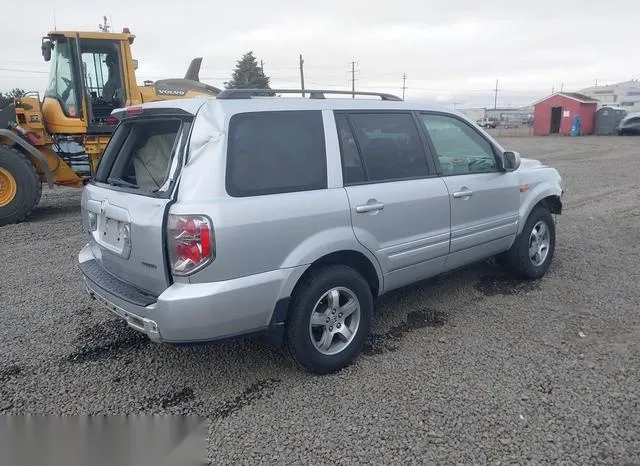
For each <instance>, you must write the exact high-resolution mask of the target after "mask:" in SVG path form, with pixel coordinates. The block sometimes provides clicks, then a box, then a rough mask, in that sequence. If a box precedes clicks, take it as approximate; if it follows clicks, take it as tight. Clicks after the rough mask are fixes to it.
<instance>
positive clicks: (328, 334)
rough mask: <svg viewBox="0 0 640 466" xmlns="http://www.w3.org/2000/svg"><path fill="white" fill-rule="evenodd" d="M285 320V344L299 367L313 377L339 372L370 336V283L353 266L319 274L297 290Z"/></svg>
mask: <svg viewBox="0 0 640 466" xmlns="http://www.w3.org/2000/svg"><path fill="white" fill-rule="evenodd" d="M287 320H288V322H287V346H288V347H289V351H290V353H291V355H292V356H293V358H294V360H295V361H296V363H297V364H298V365H299V366H301V367H302V368H304V369H305V370H307V371H309V372H312V373H315V374H326V373H330V372H335V371H337V370H340V369H342V368H343V367H345V366H347V365H348V364H350V363H351V361H352V360H353V359H354V358H355V357H356V356H357V355H358V354H359V353H360V351H361V349H362V346H363V344H364V342H365V340H366V338H367V336H368V335H369V331H370V328H371V323H372V321H373V296H372V293H371V289H370V288H369V284H368V283H367V281H366V280H365V279H364V277H362V275H361V274H359V273H358V272H356V271H355V270H354V269H352V268H351V267H347V266H343V265H331V266H327V267H324V268H322V269H319V270H316V271H314V272H312V273H311V274H310V275H309V276H308V277H306V278H305V280H304V281H303V282H302V283H300V285H299V286H298V287H297V288H296V291H295V292H294V294H293V296H292V301H291V307H290V310H289V318H288V319H287Z"/></svg>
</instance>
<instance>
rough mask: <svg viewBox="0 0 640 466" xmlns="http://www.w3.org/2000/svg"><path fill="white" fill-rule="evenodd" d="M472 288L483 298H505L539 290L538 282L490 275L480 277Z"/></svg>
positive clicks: (505, 275) (511, 276) (509, 276)
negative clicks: (500, 296)
mask: <svg viewBox="0 0 640 466" xmlns="http://www.w3.org/2000/svg"><path fill="white" fill-rule="evenodd" d="M474 288H475V289H476V290H478V291H479V292H480V293H482V294H484V295H485V296H496V295H505V296H507V295H517V294H522V293H528V292H531V291H535V290H537V289H538V288H540V282H539V281H537V280H523V279H521V278H518V277H515V276H513V275H508V274H491V275H485V276H483V277H481V278H480V280H479V281H478V282H477V283H476V284H475V285H474Z"/></svg>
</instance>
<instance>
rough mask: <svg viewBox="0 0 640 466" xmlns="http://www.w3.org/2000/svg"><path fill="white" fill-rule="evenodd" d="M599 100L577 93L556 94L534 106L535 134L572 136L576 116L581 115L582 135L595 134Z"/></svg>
mask: <svg viewBox="0 0 640 466" xmlns="http://www.w3.org/2000/svg"><path fill="white" fill-rule="evenodd" d="M597 107H598V100H597V99H593V98H591V97H588V96H586V95H583V94H579V93H577V92H556V93H555V94H552V95H550V96H549V97H546V98H544V99H542V100H540V101H538V102H536V103H534V104H533V118H534V122H533V134H534V135H536V136H546V135H549V134H564V135H566V136H568V135H570V134H571V126H572V125H573V122H574V117H575V115H580V134H593V132H594V130H595V126H596V110H597Z"/></svg>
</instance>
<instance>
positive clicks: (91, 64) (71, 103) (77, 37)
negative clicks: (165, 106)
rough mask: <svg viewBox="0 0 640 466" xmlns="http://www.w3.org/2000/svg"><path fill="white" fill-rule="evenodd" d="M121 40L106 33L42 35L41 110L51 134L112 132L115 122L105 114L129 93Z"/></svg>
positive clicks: (117, 106)
mask: <svg viewBox="0 0 640 466" xmlns="http://www.w3.org/2000/svg"><path fill="white" fill-rule="evenodd" d="M105 36H106V37H105ZM120 36H122V37H120ZM126 38H128V35H125V34H111V33H82V34H81V33H50V34H49V35H48V36H46V37H44V38H43V42H42V54H43V57H44V59H45V61H49V62H50V71H49V80H48V85H47V89H46V91H45V94H44V101H43V114H44V120H45V121H46V122H47V127H48V128H47V129H48V131H49V132H50V133H58V134H60V133H62V134H64V133H67V134H77V133H85V134H110V133H112V132H113V130H114V128H115V124H116V123H117V121H115V120H114V119H113V118H111V117H110V114H111V112H112V111H113V110H114V109H116V108H120V107H123V106H125V105H126V104H127V103H128V102H127V100H128V95H129V93H130V92H128V89H127V82H128V80H127V75H126V73H125V69H126V68H125V65H124V63H125V59H124V57H123V56H126V57H128V55H127V54H126V51H125V50H124V44H125V43H126V41H125V40H124V39H126ZM126 45H127V46H128V44H126ZM127 71H128V72H131V73H132V72H133V70H128V69H127Z"/></svg>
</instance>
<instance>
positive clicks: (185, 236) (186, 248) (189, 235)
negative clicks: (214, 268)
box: [167, 214, 216, 275]
mask: <svg viewBox="0 0 640 466" xmlns="http://www.w3.org/2000/svg"><path fill="white" fill-rule="evenodd" d="M168 220H169V222H168V226H167V230H168V231H167V233H168V246H169V260H170V261H171V272H172V273H173V274H174V275H189V274H191V273H193V272H195V271H196V270H199V269H201V268H202V267H204V266H205V265H206V264H208V263H209V262H211V261H213V260H214V259H215V257H216V247H215V236H214V233H213V225H212V224H211V220H209V219H208V218H207V217H205V216H203V215H174V214H169V219H168Z"/></svg>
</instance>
